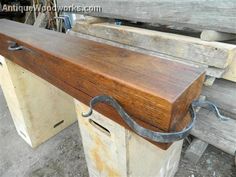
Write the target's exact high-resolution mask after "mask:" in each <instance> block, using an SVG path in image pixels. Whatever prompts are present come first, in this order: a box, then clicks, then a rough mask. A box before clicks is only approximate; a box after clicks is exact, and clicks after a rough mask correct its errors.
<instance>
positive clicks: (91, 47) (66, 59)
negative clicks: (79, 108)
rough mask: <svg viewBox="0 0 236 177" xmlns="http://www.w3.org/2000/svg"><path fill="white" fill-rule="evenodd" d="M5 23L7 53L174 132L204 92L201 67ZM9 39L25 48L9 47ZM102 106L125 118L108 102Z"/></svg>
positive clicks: (77, 93) (61, 83)
mask: <svg viewBox="0 0 236 177" xmlns="http://www.w3.org/2000/svg"><path fill="white" fill-rule="evenodd" d="M0 25H1V29H0V41H1V42H0V53H1V54H2V55H4V56H6V57H7V58H9V59H11V60H12V61H13V62H15V63H17V64H19V65H21V66H22V67H24V68H26V69H28V70H30V71H32V72H33V73H35V74H37V75H38V76H40V77H42V78H44V79H46V80H47V81H49V82H50V83H52V84H53V85H55V86H57V87H59V88H61V89H62V90H64V91H65V92H67V93H68V94H70V95H71V96H73V97H74V98H76V99H78V100H80V101H82V102H83V103H85V104H87V105H88V104H89V101H90V100H91V98H92V97H94V96H97V95H101V94H107V95H110V96H113V97H114V98H115V99H117V100H118V102H119V103H120V104H121V105H122V106H123V107H124V109H125V110H126V111H127V112H128V113H129V114H130V115H131V116H133V117H134V118H135V119H139V120H141V121H143V122H146V123H148V124H150V125H152V126H155V127H158V128H160V129H162V130H164V131H171V129H172V128H173V127H175V126H176V123H179V122H181V120H182V119H183V117H185V116H186V114H187V112H188V107H189V105H190V103H191V102H192V101H193V99H195V98H197V97H198V96H199V94H200V91H201V87H202V83H203V80H204V72H203V71H202V70H200V69H197V68H194V67H190V66H186V65H183V64H179V63H177V62H172V61H168V60H163V59H160V58H157V57H152V56H147V55H143V54H140V53H137V52H132V51H128V50H125V49H121V48H117V47H113V46H109V45H105V44H100V43H97V42H93V41H89V40H85V39H81V38H75V37H72V36H69V35H64V34H61V33H57V32H53V31H49V30H44V29H36V28H34V27H31V26H28V25H24V24H19V23H16V22H11V21H7V20H0ZM7 41H16V42H17V43H18V44H19V45H22V46H24V47H25V49H23V50H21V51H9V50H7V48H8V45H9V44H8V42H7ZM53 44H55V45H53ZM97 110H98V111H99V112H101V113H103V114H104V115H106V116H108V117H112V116H109V115H113V117H117V119H120V118H119V116H118V114H116V113H115V112H114V110H113V109H111V108H110V107H108V106H105V105H102V106H101V105H100V106H98V107H97Z"/></svg>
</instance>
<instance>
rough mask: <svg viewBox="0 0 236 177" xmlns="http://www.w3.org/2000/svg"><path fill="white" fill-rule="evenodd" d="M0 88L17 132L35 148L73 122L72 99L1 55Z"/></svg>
mask: <svg viewBox="0 0 236 177" xmlns="http://www.w3.org/2000/svg"><path fill="white" fill-rule="evenodd" d="M0 61H1V63H2V67H0V74H1V76H0V80H1V87H2V90H3V93H4V96H5V98H6V102H7V105H8V108H9V110H10V113H11V116H12V119H13V121H14V124H15V127H16V130H17V132H18V134H19V135H20V136H21V137H22V138H23V139H24V140H25V141H26V142H27V143H28V144H29V145H30V146H31V147H33V148H35V147H37V146H38V145H40V144H41V143H43V142H45V141H47V140H48V139H49V138H51V137H52V136H54V135H56V134H57V133H59V132H60V131H62V130H64V129H65V128H67V127H68V126H70V125H71V124H73V123H74V122H75V121H76V120H77V118H76V112H75V108H74V102H73V98H72V97H71V96H69V95H68V94H66V93H64V92H63V91H61V90H60V89H58V88H56V87H55V86H53V85H51V84H50V83H48V82H47V81H45V80H43V79H41V78H39V77H38V76H36V75H34V74H33V73H31V72H29V71H28V70H26V69H24V68H22V67H20V66H19V65H17V64H15V63H13V62H11V61H9V60H7V59H5V58H4V57H2V56H0Z"/></svg>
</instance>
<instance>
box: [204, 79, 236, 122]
mask: <svg viewBox="0 0 236 177" xmlns="http://www.w3.org/2000/svg"><path fill="white" fill-rule="evenodd" d="M202 95H204V96H206V97H207V98H206V99H207V100H209V101H211V102H213V103H215V104H216V105H217V106H218V107H219V108H220V109H221V110H223V111H224V112H226V113H228V114H229V116H231V117H232V118H234V119H236V105H235V104H234V103H236V84H235V83H233V82H230V81H226V80H223V79H217V80H216V81H215V83H214V84H213V85H212V86H210V87H206V86H205V87H203V90H202Z"/></svg>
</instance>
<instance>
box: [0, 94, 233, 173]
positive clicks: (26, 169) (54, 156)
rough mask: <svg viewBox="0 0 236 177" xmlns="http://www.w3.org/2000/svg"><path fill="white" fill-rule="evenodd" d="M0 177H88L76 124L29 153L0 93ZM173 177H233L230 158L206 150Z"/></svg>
mask: <svg viewBox="0 0 236 177" xmlns="http://www.w3.org/2000/svg"><path fill="white" fill-rule="evenodd" d="M185 148H186V146H185V147H184V149H185ZM184 149H183V153H182V154H184ZM0 177H88V172H87V168H86V162H85V158H84V154H83V149H82V144H81V138H80V135H79V131H78V124H77V123H75V124H73V125H72V126H70V127H69V128H67V129H66V130H64V131H62V132H61V133H59V134H58V135H56V136H55V137H53V138H52V139H50V140H49V141H47V142H46V143H44V144H42V145H41V146H40V147H38V148H36V149H34V150H33V149H31V148H30V147H29V146H28V145H27V144H26V143H25V142H24V141H23V140H22V139H21V138H20V137H19V136H18V135H17V132H16V130H15V127H14V124H13V122H12V119H11V116H10V113H9V110H8V108H7V105H6V102H5V99H4V97H3V94H2V91H1V89H0ZM176 177H236V168H235V166H234V158H233V157H232V156H230V155H228V154H226V153H224V152H222V151H220V150H218V149H216V148H214V147H212V146H209V147H208V148H207V150H206V152H205V154H204V156H203V157H202V158H201V160H200V162H199V163H198V164H197V165H192V164H191V163H190V162H188V161H186V160H185V159H184V158H182V159H181V162H180V168H179V171H178V172H177V174H176Z"/></svg>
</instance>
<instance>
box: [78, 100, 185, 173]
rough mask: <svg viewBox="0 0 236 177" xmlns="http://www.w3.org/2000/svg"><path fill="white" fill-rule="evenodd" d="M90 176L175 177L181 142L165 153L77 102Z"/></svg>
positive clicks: (174, 144)
mask: <svg viewBox="0 0 236 177" xmlns="http://www.w3.org/2000/svg"><path fill="white" fill-rule="evenodd" d="M75 104H76V110H77V114H78V121H79V127H80V132H81V136H82V141H83V146H84V153H85V156H86V161H87V166H88V170H89V175H90V177H98V176H101V177H103V176H109V177H116V176H121V177H131V176H133V177H142V176H152V177H155V176H156V177H173V176H174V175H175V173H176V171H177V169H178V163H179V160H180V153H181V148H182V142H183V141H178V142H175V143H173V144H172V145H171V146H170V147H169V149H168V150H162V149H160V148H158V147H156V146H155V145H153V144H152V143H150V142H149V141H147V140H145V139H143V138H141V137H140V136H138V135H136V134H135V133H133V132H131V131H129V130H127V129H125V128H124V127H122V126H120V125H119V124H117V123H115V122H114V121H112V120H111V119H109V118H107V117H105V116H103V115H102V114H100V113H98V112H96V111H94V113H93V114H92V115H91V116H90V117H89V118H84V117H82V116H81V113H82V112H86V111H87V110H88V107H87V106H86V105H84V104H82V103H81V102H79V101H77V100H75Z"/></svg>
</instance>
